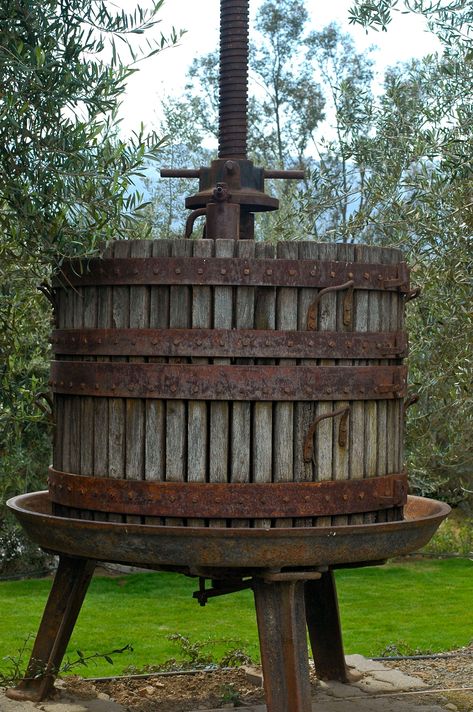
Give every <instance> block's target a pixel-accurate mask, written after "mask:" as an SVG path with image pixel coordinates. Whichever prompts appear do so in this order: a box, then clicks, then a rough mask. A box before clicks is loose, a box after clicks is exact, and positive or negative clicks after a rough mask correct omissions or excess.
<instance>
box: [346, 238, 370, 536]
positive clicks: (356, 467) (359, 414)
mask: <svg viewBox="0 0 473 712" xmlns="http://www.w3.org/2000/svg"><path fill="white" fill-rule="evenodd" d="M355 260H356V261H357V262H362V261H363V246H362V245H355ZM353 321H354V329H355V331H360V332H364V331H368V293H367V292H365V291H361V290H355V292H354V313H353ZM354 363H356V365H358V366H363V365H366V364H367V361H363V360H357V361H355V362H354ZM349 433H350V437H349V447H350V469H349V471H350V479H352V480H359V479H362V478H363V477H364V474H365V455H366V453H365V404H364V403H363V401H353V403H352V406H351V412H350V423H349ZM348 523H349V524H363V515H362V514H353V515H351V516H350V517H349V518H348Z"/></svg>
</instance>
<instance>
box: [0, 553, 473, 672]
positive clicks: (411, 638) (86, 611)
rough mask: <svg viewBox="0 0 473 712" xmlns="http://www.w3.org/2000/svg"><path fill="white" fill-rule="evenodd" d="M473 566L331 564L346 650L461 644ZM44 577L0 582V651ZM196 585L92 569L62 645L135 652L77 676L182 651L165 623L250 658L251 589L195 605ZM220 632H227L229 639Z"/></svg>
mask: <svg viewBox="0 0 473 712" xmlns="http://www.w3.org/2000/svg"><path fill="white" fill-rule="evenodd" d="M472 573H473V563H472V562H471V561H469V560H468V559H458V558H454V559H442V560H425V559H421V560H416V561H410V560H407V561H403V562H402V563H401V562H396V563H391V564H387V565H385V566H376V567H368V568H364V569H345V570H340V571H337V572H336V578H337V590H338V593H339V599H340V611H341V618H342V625H343V633H344V642H345V649H346V652H347V654H349V653H355V652H356V653H360V654H362V655H379V654H380V652H381V651H382V650H383V649H384V648H385V647H386V646H387V645H389V644H392V643H393V642H396V641H401V640H402V641H405V643H406V644H407V645H409V646H410V647H411V648H414V649H415V648H418V649H420V650H432V651H434V652H439V651H444V650H451V649H454V648H459V647H461V646H464V645H467V644H468V643H469V642H470V639H471V637H472V636H471V630H472V628H473V611H472V608H471V605H470V602H471V580H472ZM433 582H435V585H433ZM50 586H51V583H50V581H48V580H40V581H33V580H29V581H13V582H0V608H1V610H2V612H5V613H4V615H3V617H2V626H1V628H0V660H1V658H2V657H3V656H4V655H7V654H8V653H10V652H11V651H12V650H14V649H16V648H17V647H19V646H20V644H21V641H23V640H24V638H25V636H26V635H27V634H28V632H30V631H36V629H37V625H38V620H39V618H40V616H41V613H42V611H43V608H44V603H45V599H46V596H47V593H48V591H49V589H50ZM195 587H196V583H195V581H193V580H190V579H189V578H187V577H185V576H182V575H179V574H170V573H169V574H166V573H146V574H144V573H142V574H132V575H130V576H126V577H118V578H110V577H101V576H94V578H93V580H92V583H91V587H90V590H89V592H88V594H87V597H86V600H85V603H84V606H83V609H82V611H81V614H80V617H79V620H78V622H77V625H76V627H75V629H74V633H73V635H72V640H71V644H70V647H69V650H68V655H69V656H70V657H75V651H76V650H77V649H79V650H81V651H82V652H83V653H84V655H85V656H87V655H91V654H93V653H94V652H95V651H97V650H107V649H110V650H113V649H115V648H117V647H120V645H122V643H121V641H125V642H126V641H131V642H132V644H133V648H134V652H133V653H130V652H127V651H126V652H124V653H123V654H122V655H120V656H119V658H118V659H117V660H116V661H115V665H114V667H113V668H111V667H110V666H109V664H108V663H106V662H105V661H101V660H97V661H96V663H97V665H96V666H94V668H93V670H87V669H86V668H84V670H83V671H82V672H83V674H84V675H85V676H87V675H89V676H94V677H95V676H97V675H110V674H112V675H115V674H120V673H121V672H122V670H123V668H125V667H127V668H128V669H129V666H130V665H133V666H134V667H135V668H136V669H137V670H140V669H144V666H147V665H153V666H159V665H160V664H162V663H164V662H165V661H168V660H170V659H171V658H177V657H179V658H181V659H182V658H183V657H184V655H181V654H179V655H176V647H175V646H176V642H177V641H172V640H169V638H168V636H169V635H170V634H172V632H173V631H180V634H181V635H182V636H183V637H185V638H187V639H188V640H189V641H190V642H191V645H194V642H195V641H203V642H206V641H208V640H209V631H211V634H212V636H211V641H212V642H211V645H210V647H209V648H208V649H203V650H201V651H200V654H201V655H202V657H205V655H206V654H207V652H209V653H211V654H212V657H213V659H214V660H218V661H222V660H223V658H224V656H225V654H226V652H227V651H228V649H229V648H231V647H233V646H234V645H237V646H238V648H239V649H240V650H241V651H243V652H244V653H245V654H247V655H249V656H250V657H251V658H253V659H255V660H257V659H258V657H259V645H258V638H257V629H256V621H255V612H254V601H253V597H252V593H251V591H241V592H238V593H234V594H232V595H231V596H222V597H218V598H214V599H212V600H211V601H210V602H209V604H208V605H207V606H206V607H205V608H198V606H197V603H196V601H195V599H193V598H192V592H193V591H194V589H195ZM156 601H158V602H159V605H157V606H156V605H155V602H156ZM432 620H435V622H436V625H435V626H432ZM97 621H100V625H99V626H97ZM222 640H224V641H225V640H233V641H236V642H235V643H233V644H230V645H229V644H227V643H221V642H220V641H222ZM187 659H188V658H187ZM222 664H223V663H222ZM0 669H3V667H2V665H1V663H0Z"/></svg>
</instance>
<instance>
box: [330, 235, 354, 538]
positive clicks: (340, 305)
mask: <svg viewBox="0 0 473 712" xmlns="http://www.w3.org/2000/svg"><path fill="white" fill-rule="evenodd" d="M336 256H337V260H338V261H339V262H353V261H354V260H355V247H354V245H347V244H343V245H337V247H336ZM347 296H349V292H348V291H347V290H344V291H341V292H337V293H336V300H337V309H336V329H337V331H340V332H346V333H349V332H351V331H353V329H354V326H353V320H352V323H351V324H345V323H344V304H345V300H346V298H347ZM352 317H353V315H352ZM335 363H336V364H337V365H338V366H342V367H348V368H349V367H351V365H352V361H351V360H350V359H339V360H338V361H336V362H335ZM347 377H349V372H348V373H347ZM347 407H349V408H350V411H349V414H348V420H347V426H348V433H349V432H350V429H351V422H350V414H351V404H350V401H349V400H348V399H347V400H344V401H335V403H333V409H334V410H340V409H342V408H347ZM341 420H342V416H340V415H339V416H337V417H336V418H335V419H334V420H333V421H332V423H333V472H332V479H334V480H348V479H349V477H350V442H349V435H348V438H347V443H346V446H345V447H343V446H340V443H339V428H340V423H341ZM332 524H334V525H341V526H343V525H345V524H348V516H347V515H339V516H334V517H332Z"/></svg>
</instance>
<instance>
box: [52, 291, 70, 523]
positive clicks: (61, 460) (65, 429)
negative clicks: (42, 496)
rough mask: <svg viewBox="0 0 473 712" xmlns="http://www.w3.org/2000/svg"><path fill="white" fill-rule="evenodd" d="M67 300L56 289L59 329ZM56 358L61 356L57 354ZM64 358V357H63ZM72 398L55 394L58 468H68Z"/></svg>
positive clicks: (63, 510)
mask: <svg viewBox="0 0 473 712" xmlns="http://www.w3.org/2000/svg"><path fill="white" fill-rule="evenodd" d="M67 300H68V295H67V292H66V290H65V289H57V290H56V315H57V316H56V319H57V322H56V323H57V327H58V329H65V328H66V324H67V312H68V310H67ZM56 358H60V357H58V356H56ZM62 358H63V357H62ZM69 406H70V398H68V397H67V396H63V395H57V394H55V395H54V448H53V466H54V467H55V468H56V469H57V470H66V467H67V466H66V461H67V457H68V452H69V442H68V441H69V436H70V424H71V419H70V407H69ZM53 513H55V514H57V515H59V516H68V511H67V507H62V506H61V505H58V504H55V505H53Z"/></svg>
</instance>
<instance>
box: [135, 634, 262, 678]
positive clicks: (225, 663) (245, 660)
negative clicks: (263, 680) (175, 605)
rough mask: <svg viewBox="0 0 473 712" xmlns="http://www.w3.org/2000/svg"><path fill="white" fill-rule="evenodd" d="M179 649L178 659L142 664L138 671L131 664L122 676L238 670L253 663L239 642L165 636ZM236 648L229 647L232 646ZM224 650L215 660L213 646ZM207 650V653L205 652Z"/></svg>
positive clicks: (180, 635) (172, 635) (221, 639)
mask: <svg viewBox="0 0 473 712" xmlns="http://www.w3.org/2000/svg"><path fill="white" fill-rule="evenodd" d="M166 638H167V640H170V641H172V642H173V643H174V644H175V645H176V646H177V648H178V650H179V652H180V656H179V657H178V658H174V657H173V658H169V660H165V661H164V662H162V663H159V664H158V665H145V666H144V667H140V668H137V667H136V666H134V665H131V666H130V667H128V668H126V669H125V670H124V674H126V675H137V674H138V675H139V674H144V673H155V672H171V671H176V670H213V669H217V668H223V667H240V666H241V665H250V664H251V663H252V662H253V660H252V658H251V657H250V656H249V655H248V653H247V652H246V651H245V650H244V647H243V644H242V643H241V641H238V640H232V639H228V638H206V639H205V640H191V638H190V637H189V636H187V635H182V634H181V633H171V634H170V635H168V636H166ZM235 644H236V647H229V645H230V646H235ZM216 646H218V647H222V646H223V648H224V651H225V652H223V654H222V655H221V656H220V655H219V656H217V657H215V647H216ZM207 651H208V652H207Z"/></svg>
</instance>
